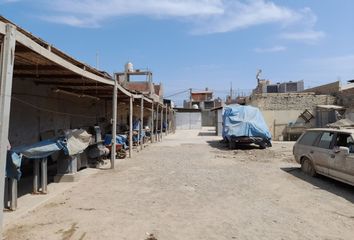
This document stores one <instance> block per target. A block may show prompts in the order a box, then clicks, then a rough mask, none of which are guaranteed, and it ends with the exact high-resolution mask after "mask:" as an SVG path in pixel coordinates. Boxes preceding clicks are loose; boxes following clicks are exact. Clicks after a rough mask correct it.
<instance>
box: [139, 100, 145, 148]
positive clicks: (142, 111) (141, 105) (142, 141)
mask: <svg viewBox="0 0 354 240" xmlns="http://www.w3.org/2000/svg"><path fill="white" fill-rule="evenodd" d="M143 128H144V98H143V97H141V102H140V132H139V140H140V149H141V150H143V144H144V138H143V137H141V133H142V131H143Z"/></svg>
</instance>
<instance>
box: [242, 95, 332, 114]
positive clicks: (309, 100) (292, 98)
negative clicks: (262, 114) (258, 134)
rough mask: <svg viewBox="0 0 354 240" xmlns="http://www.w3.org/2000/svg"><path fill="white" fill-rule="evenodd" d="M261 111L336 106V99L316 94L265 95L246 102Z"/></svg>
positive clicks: (251, 97)
mask: <svg viewBox="0 0 354 240" xmlns="http://www.w3.org/2000/svg"><path fill="white" fill-rule="evenodd" d="M246 103H247V105H252V106H255V107H258V108H260V109H261V110H302V111H304V110H305V109H309V110H311V109H314V108H315V106H316V105H327V104H335V103H336V98H335V97H333V96H329V95H315V94H314V93H265V94H255V95H252V96H250V97H249V98H248V99H247V100H246Z"/></svg>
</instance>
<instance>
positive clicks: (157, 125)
mask: <svg viewBox="0 0 354 240" xmlns="http://www.w3.org/2000/svg"><path fill="white" fill-rule="evenodd" d="M155 127H156V135H155V136H156V139H155V140H156V142H158V141H159V133H158V129H159V104H158V103H157V105H156V122H155Z"/></svg>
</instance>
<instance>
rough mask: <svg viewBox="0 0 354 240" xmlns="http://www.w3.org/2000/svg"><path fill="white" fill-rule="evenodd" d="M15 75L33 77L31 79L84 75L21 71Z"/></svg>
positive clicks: (66, 77) (73, 77)
mask: <svg viewBox="0 0 354 240" xmlns="http://www.w3.org/2000/svg"><path fill="white" fill-rule="evenodd" d="M14 77H18V78H31V79H33V78H34V79H83V78H82V76H80V75H77V74H51V73H39V72H38V73H36V72H35V71H34V72H33V73H19V72H16V71H15V72H14Z"/></svg>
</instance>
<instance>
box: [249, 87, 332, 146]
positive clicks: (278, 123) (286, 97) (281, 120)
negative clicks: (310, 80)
mask: <svg viewBox="0 0 354 240" xmlns="http://www.w3.org/2000/svg"><path fill="white" fill-rule="evenodd" d="M335 103H336V98H335V97H333V96H330V95H315V94H314V93H267V94H256V95H252V96H251V97H249V98H248V99H247V105H252V106H255V107H258V108H259V109H260V110H261V111H262V114H263V117H264V119H265V121H266V123H267V125H268V128H269V131H270V132H271V134H272V138H273V140H283V139H285V138H286V137H285V136H284V133H285V129H286V127H287V126H288V125H289V123H298V124H303V125H306V126H308V127H314V126H315V121H314V119H312V120H311V121H310V122H309V123H305V121H304V120H303V119H302V118H299V116H300V114H301V113H303V112H304V111H305V110H306V109H307V110H309V111H310V112H311V113H312V114H313V115H314V116H315V110H316V106H317V105H329V104H335Z"/></svg>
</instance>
